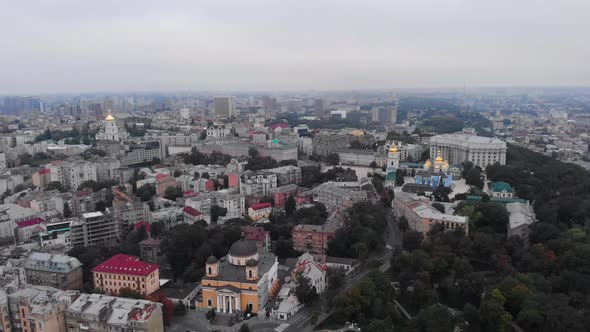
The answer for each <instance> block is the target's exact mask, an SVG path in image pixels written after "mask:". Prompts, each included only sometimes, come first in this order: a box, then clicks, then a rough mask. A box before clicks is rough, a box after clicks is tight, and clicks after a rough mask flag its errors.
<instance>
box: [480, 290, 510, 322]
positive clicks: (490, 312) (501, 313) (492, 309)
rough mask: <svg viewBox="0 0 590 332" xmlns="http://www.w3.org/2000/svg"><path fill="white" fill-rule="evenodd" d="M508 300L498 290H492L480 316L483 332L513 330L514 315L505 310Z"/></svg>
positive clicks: (481, 308) (482, 304)
mask: <svg viewBox="0 0 590 332" xmlns="http://www.w3.org/2000/svg"><path fill="white" fill-rule="evenodd" d="M505 303H506V298H505V297H504V295H502V292H500V290H498V289H494V290H492V291H491V292H490V293H489V294H488V295H487V296H486V298H485V299H484V300H483V302H482V303H481V306H480V309H479V316H480V319H481V325H482V331H490V332H492V331H494V332H496V331H497V332H508V331H511V330H512V326H511V324H512V315H510V313H509V312H507V311H506V310H505V309H504V304H505Z"/></svg>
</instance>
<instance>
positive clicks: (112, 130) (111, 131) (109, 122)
mask: <svg viewBox="0 0 590 332" xmlns="http://www.w3.org/2000/svg"><path fill="white" fill-rule="evenodd" d="M127 138H129V133H127V131H126V130H125V128H121V129H119V127H118V126H117V123H116V122H115V118H114V117H113V116H112V115H111V113H110V112H109V115H108V116H107V117H106V119H104V126H103V127H102V128H101V129H100V130H99V131H98V133H97V134H96V140H97V141H102V140H108V141H117V142H120V141H122V140H126V139H127Z"/></svg>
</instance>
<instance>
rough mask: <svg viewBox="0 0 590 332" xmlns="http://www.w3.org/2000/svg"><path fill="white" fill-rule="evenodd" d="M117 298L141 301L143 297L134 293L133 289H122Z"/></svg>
mask: <svg viewBox="0 0 590 332" xmlns="http://www.w3.org/2000/svg"><path fill="white" fill-rule="evenodd" d="M118 296H119V297H126V298H128V299H138V300H139V299H141V300H143V299H144V297H143V295H141V293H139V292H138V291H136V290H135V289H131V288H129V287H123V288H121V289H120V290H119V295H118Z"/></svg>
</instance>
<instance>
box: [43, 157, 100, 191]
mask: <svg viewBox="0 0 590 332" xmlns="http://www.w3.org/2000/svg"><path fill="white" fill-rule="evenodd" d="M49 172H50V176H51V181H52V182H53V181H58V182H60V183H61V184H62V186H63V187H64V188H66V189H69V190H76V189H77V188H78V187H80V185H81V184H82V183H83V182H84V181H89V180H94V181H97V180H98V178H97V176H96V165H95V164H94V163H92V162H89V161H84V160H77V161H63V162H59V163H54V164H52V165H49Z"/></svg>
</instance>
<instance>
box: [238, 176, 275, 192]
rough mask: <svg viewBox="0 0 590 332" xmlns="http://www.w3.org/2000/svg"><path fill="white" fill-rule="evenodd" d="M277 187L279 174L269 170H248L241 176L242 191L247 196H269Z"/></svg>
mask: <svg viewBox="0 0 590 332" xmlns="http://www.w3.org/2000/svg"><path fill="white" fill-rule="evenodd" d="M276 188H277V175H276V174H274V173H272V172H268V171H258V172H252V171H247V172H245V173H244V174H242V175H241V176H240V193H241V194H244V195H246V196H268V195H270V193H271V191H272V190H274V189H276Z"/></svg>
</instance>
